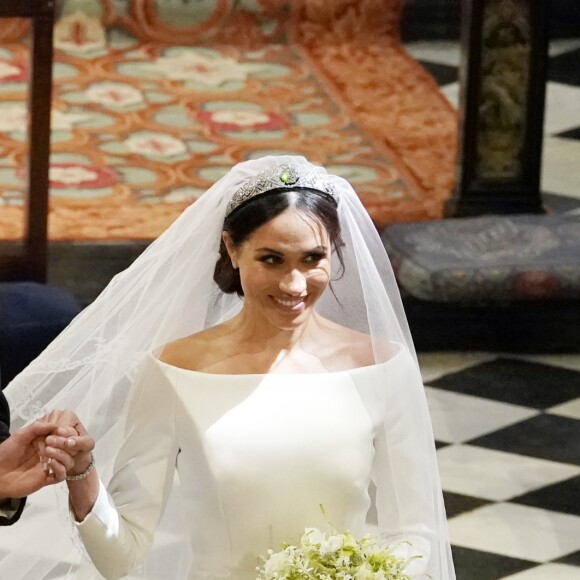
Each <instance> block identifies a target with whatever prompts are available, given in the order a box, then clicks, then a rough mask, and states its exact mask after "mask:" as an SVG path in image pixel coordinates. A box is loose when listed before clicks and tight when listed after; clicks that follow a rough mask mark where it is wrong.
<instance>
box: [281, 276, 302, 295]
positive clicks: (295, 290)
mask: <svg viewBox="0 0 580 580" xmlns="http://www.w3.org/2000/svg"><path fill="white" fill-rule="evenodd" d="M279 286H280V290H281V291H282V292H284V293H285V294H288V295H290V296H300V294H302V293H303V292H304V291H305V290H306V276H305V275H304V274H303V273H302V272H300V270H297V269H293V270H290V271H289V272H287V273H286V274H284V276H282V278H281V279H280V284H279Z"/></svg>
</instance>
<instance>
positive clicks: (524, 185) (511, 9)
mask: <svg viewBox="0 0 580 580" xmlns="http://www.w3.org/2000/svg"><path fill="white" fill-rule="evenodd" d="M548 2H549V0H464V2H463V19H462V20H463V21H462V63H461V69H460V85H461V97H460V121H461V123H460V141H459V149H458V162H457V172H458V175H457V185H456V187H455V190H454V192H453V195H452V197H451V199H450V200H449V202H448V203H447V207H446V214H447V215H448V216H450V217H460V216H475V215H481V214H490V213H496V214H512V213H542V212H543V207H542V198H541V193H540V170H541V155H542V136H543V122H544V97H545V84H546V65H547V44H548V26H549V14H548Z"/></svg>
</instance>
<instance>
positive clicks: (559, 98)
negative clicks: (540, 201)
mask: <svg viewBox="0 0 580 580" xmlns="http://www.w3.org/2000/svg"><path fill="white" fill-rule="evenodd" d="M405 48H406V49H407V51H408V52H409V53H410V54H411V55H412V56H413V57H415V58H416V59H417V60H419V61H420V62H421V63H422V64H423V66H424V67H425V68H426V69H427V70H428V71H429V72H430V73H431V75H432V76H433V77H434V78H435V80H436V81H437V82H438V84H439V86H440V88H441V90H442V92H443V93H444V94H445V96H446V97H447V98H448V100H449V101H450V102H451V103H452V104H453V105H454V106H457V105H458V100H459V82H458V65H459V61H460V49H459V44H458V43H457V42H452V41H419V42H411V43H408V44H406V45H405ZM579 161H580V39H577V38H574V39H563V40H554V41H552V42H551V43H550V50H549V62H548V83H547V87H546V109H545V119H544V148H543V160H542V183H541V187H542V192H543V194H544V200H545V206H546V209H547V210H548V211H554V212H558V213H560V212H565V213H575V214H580V165H579Z"/></svg>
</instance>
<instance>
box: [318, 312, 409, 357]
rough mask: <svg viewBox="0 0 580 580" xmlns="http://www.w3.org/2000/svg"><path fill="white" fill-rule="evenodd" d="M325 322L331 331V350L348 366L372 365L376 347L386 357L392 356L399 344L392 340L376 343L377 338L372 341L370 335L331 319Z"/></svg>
mask: <svg viewBox="0 0 580 580" xmlns="http://www.w3.org/2000/svg"><path fill="white" fill-rule="evenodd" d="M327 322H328V327H327V329H328V330H329V331H330V332H331V336H332V339H331V340H332V343H334V348H332V350H333V351H334V352H335V353H336V354H337V355H338V356H340V357H341V359H342V360H343V361H344V364H348V366H349V367H350V368H354V367H363V366H370V365H374V364H375V362H376V356H375V353H376V350H377V348H378V349H379V350H380V351H381V354H382V355H383V356H385V357H386V359H389V358H391V357H393V356H394V355H395V354H396V353H397V352H398V350H399V346H398V345H397V344H395V343H393V342H388V341H382V342H381V343H377V339H375V341H373V339H372V338H371V336H370V335H368V334H366V333H364V332H359V331H357V330H353V329H351V328H347V327H345V326H341V325H340V324H337V323H335V322H332V321H327ZM347 361H348V363H347Z"/></svg>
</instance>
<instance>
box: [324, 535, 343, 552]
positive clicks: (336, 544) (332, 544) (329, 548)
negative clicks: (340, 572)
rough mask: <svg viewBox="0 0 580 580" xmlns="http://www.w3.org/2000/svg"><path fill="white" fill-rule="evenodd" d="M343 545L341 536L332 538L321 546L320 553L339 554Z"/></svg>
mask: <svg viewBox="0 0 580 580" xmlns="http://www.w3.org/2000/svg"><path fill="white" fill-rule="evenodd" d="M343 544H344V541H343V539H342V538H341V537H340V536H330V538H328V539H327V540H325V541H324V542H322V543H321V544H320V553H321V554H333V553H334V552H338V550H340V549H341V548H342V546H343Z"/></svg>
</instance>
